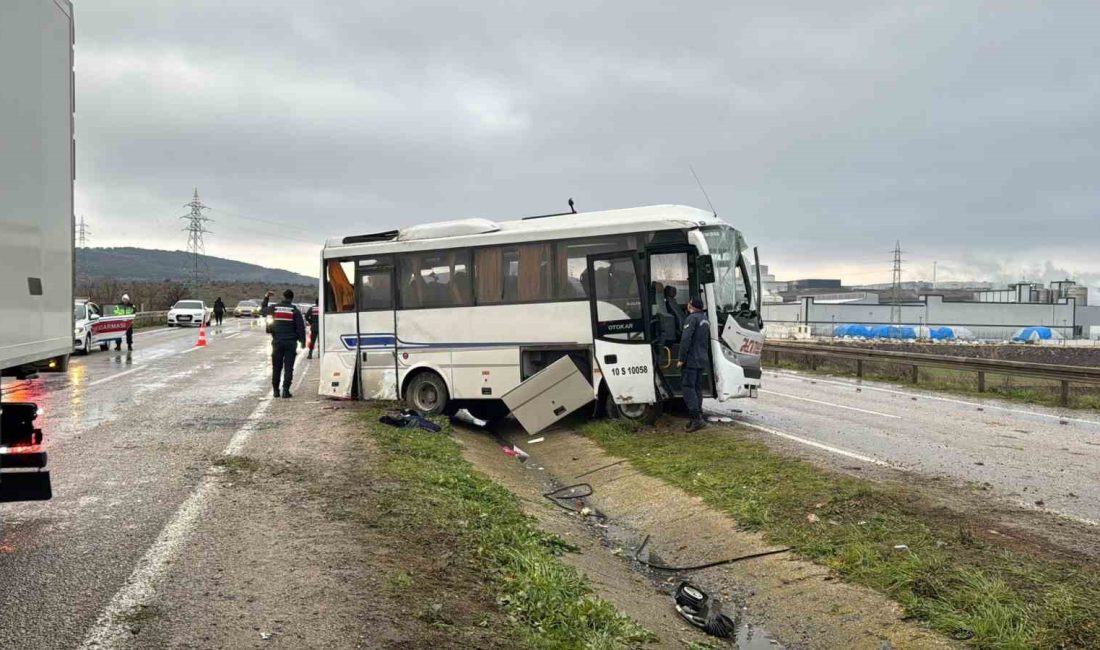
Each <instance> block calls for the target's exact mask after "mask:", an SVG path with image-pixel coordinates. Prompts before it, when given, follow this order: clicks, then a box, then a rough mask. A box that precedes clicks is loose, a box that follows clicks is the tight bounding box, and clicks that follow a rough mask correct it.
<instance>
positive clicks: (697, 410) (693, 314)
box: [676, 298, 710, 433]
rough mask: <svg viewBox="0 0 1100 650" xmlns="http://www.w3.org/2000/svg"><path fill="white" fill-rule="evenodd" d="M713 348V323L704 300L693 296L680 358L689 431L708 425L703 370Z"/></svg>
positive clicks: (689, 305) (682, 337)
mask: <svg viewBox="0 0 1100 650" xmlns="http://www.w3.org/2000/svg"><path fill="white" fill-rule="evenodd" d="M709 347H710V322H709V321H707V313H706V312H705V311H703V301H702V300H700V299H699V298H692V299H691V300H689V301H688V317H687V320H685V321H684V331H683V333H682V334H681V335H680V359H679V361H677V362H676V367H677V368H680V369H681V374H680V377H681V379H682V381H683V392H684V402H685V403H686V404H687V408H688V415H689V416H690V418H691V419H690V420H689V421H688V423H687V426H686V427H684V428H685V429H686V430H687V431H688V432H689V433H690V432H692V431H698V430H699V429H702V428H704V427H706V426H707V424H706V422H704V421H703V369H704V368H706V367H707V362H708V360H709V359H710V356H709V355H708V353H707V350H708V348H709Z"/></svg>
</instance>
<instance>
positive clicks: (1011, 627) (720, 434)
mask: <svg viewBox="0 0 1100 650" xmlns="http://www.w3.org/2000/svg"><path fill="white" fill-rule="evenodd" d="M671 426H672V425H671V424H670V423H669V422H668V421H667V420H665V421H662V422H660V423H658V425H657V426H656V427H653V428H648V429H635V428H634V427H632V426H631V425H629V424H625V423H621V422H609V421H595V422H589V423H587V424H585V425H583V426H582V427H581V430H582V432H583V433H584V434H585V435H586V436H588V437H589V438H591V439H592V440H594V441H596V442H597V443H598V444H600V445H601V446H602V447H603V448H604V449H606V450H607V451H608V452H610V453H611V454H614V455H616V456H619V457H623V458H627V459H629V460H630V461H631V463H633V464H634V466H635V467H637V468H638V469H640V470H641V471H643V472H645V473H646V474H649V475H651V476H655V477H658V478H661V479H663V480H665V481H668V482H669V483H671V484H673V485H676V486H678V487H680V488H682V489H683V490H685V491H687V492H689V493H691V494H695V495H698V496H700V497H702V498H703V499H704V500H705V501H706V502H707V503H708V504H710V505H711V506H712V507H715V508H717V509H719V510H722V511H724V512H726V513H728V514H730V515H731V516H732V517H733V518H734V519H736V520H737V522H738V524H739V525H740V526H742V527H744V528H746V529H749V530H758V531H761V532H763V533H764V535H765V536H766V537H767V538H768V540H769V541H770V542H773V543H776V544H782V545H790V546H793V547H795V548H796V549H797V552H798V554H799V555H801V556H802V557H804V558H806V559H809V560H812V561H814V562H817V563H819V564H822V565H825V566H827V567H829V568H831V569H833V570H835V571H836V572H837V573H838V574H840V575H841V576H843V577H844V578H845V579H847V580H849V581H851V582H854V583H858V584H861V585H866V586H868V587H872V588H874V589H877V590H879V591H881V592H883V593H885V594H887V595H889V596H890V597H891V598H893V599H895V600H896V601H897V602H899V603H900V604H901V605H902V606H903V607H904V608H905V611H906V613H907V615H909V616H912V617H916V618H919V619H920V620H922V621H926V622H927V623H928V624H929V625H930V626H931V627H933V628H934V629H936V630H939V631H941V632H944V633H946V634H948V635H950V636H951V637H953V638H955V639H958V640H965V641H967V642H968V643H969V644H970V645H972V646H974V647H979V648H1062V647H1071V648H1100V599H1098V598H1097V597H1096V595H1097V594H1100V579H1098V575H1097V573H1096V572H1095V570H1092V569H1091V568H1083V567H1082V566H1080V565H1077V564H1074V563H1071V562H1062V561H1053V560H1049V559H1042V558H1036V557H1032V556H1028V555H1024V554H1021V553H1019V552H1015V551H1010V550H1006V549H1004V548H1001V547H998V546H995V545H991V544H989V543H987V542H984V541H982V540H980V539H978V538H976V537H975V536H974V535H973V534H972V531H971V530H970V529H968V528H967V525H966V522H965V521H961V520H959V519H958V518H957V517H954V518H953V517H951V516H950V515H946V514H944V513H942V512H934V511H933V510H932V509H929V508H922V507H921V500H920V498H919V495H918V494H916V493H915V492H914V491H911V490H906V489H904V488H898V487H891V486H886V485H880V484H876V483H871V482H869V481H865V480H860V479H856V478H851V477H848V476H845V475H842V474H838V473H835V472H831V471H828V470H824V469H820V468H818V467H815V466H813V465H811V464H809V463H806V462H803V461H799V460H796V459H792V458H788V457H786V456H783V455H781V454H778V453H775V452H773V451H771V450H770V449H769V448H768V447H767V446H766V445H764V444H762V443H759V442H756V441H754V440H752V439H751V438H750V437H749V436H748V435H747V434H746V433H744V432H741V431H738V430H736V429H728V428H713V429H711V430H710V431H708V432H707V434H706V435H702V436H686V435H684V434H683V433H681V432H679V431H676V430H673V429H671ZM810 515H813V516H810ZM900 545H904V547H902V548H899V546H900Z"/></svg>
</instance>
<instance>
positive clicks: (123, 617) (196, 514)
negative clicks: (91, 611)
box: [80, 397, 272, 649]
mask: <svg viewBox="0 0 1100 650" xmlns="http://www.w3.org/2000/svg"><path fill="white" fill-rule="evenodd" d="M271 401H272V400H271V398H270V397H265V398H261V399H260V403H259V404H258V405H257V406H256V408H255V409H254V410H253V411H252V413H251V414H250V415H249V416H248V419H247V420H245V423H244V424H243V425H242V426H241V428H240V429H238V430H237V432H236V433H234V434H233V437H232V438H230V440H229V444H227V445H226V447H225V450H224V451H222V455H223V456H232V455H235V454H237V453H238V452H240V450H241V449H243V448H244V445H245V443H247V442H248V439H249V438H250V437H251V436H252V432H253V431H255V428H256V424H257V423H258V422H259V421H260V419H261V418H262V417H263V416H264V414H265V413H267V409H268V408H269V407H270V406H271ZM219 476H220V474H219V473H214V472H212V471H209V470H208V472H207V474H206V475H205V476H204V477H203V479H202V481H200V482H199V485H198V487H196V488H195V490H194V491H193V492H192V493H191V494H190V496H188V497H187V499H186V500H185V501H184V502H183V504H181V505H180V507H179V509H178V510H176V513H175V514H174V515H173V516H172V519H171V520H170V521H169V522H168V524H167V525H166V526H165V527H164V528H163V529H162V530H161V531H160V535H158V536H157V539H156V541H154V542H153V545H152V546H150V547H149V549H148V550H147V551H146V552H145V555H143V556H142V558H141V560H139V561H138V564H137V567H135V568H134V571H133V573H131V574H130V577H129V578H127V580H126V583H125V584H123V585H122V588H121V589H119V590H118V593H116V594H115V596H114V598H112V599H111V602H110V603H108V604H107V607H106V608H105V609H104V610H103V612H102V613H101V614H100V615H99V618H97V619H96V622H95V624H94V625H93V626H92V628H91V629H90V630H88V633H87V634H86V635H85V636H84V641H83V643H81V644H80V647H81V648H82V649H91V648H100V649H101V648H117V647H124V646H126V645H128V643H129V642H130V641H131V640H132V638H133V634H132V633H131V632H130V629H129V624H127V622H126V621H127V618H128V616H130V615H132V614H133V613H134V612H135V611H137V610H138V608H139V607H142V606H144V605H149V604H151V603H152V602H153V599H154V597H155V596H156V585H157V583H158V582H159V581H160V580H161V579H162V578H163V577H164V575H165V574H166V573H167V571H168V569H169V564H170V563H171V562H172V560H174V559H175V558H176V556H177V555H178V554H179V552H180V549H181V548H182V546H183V545H184V543H185V542H186V541H187V538H188V537H190V535H191V533H192V532H194V529H195V527H196V526H197V525H198V523H199V519H200V518H201V516H202V514H203V511H204V510H205V509H206V505H207V502H209V501H210V499H211V497H212V496H213V495H214V494H215V493H217V491H218V478H219Z"/></svg>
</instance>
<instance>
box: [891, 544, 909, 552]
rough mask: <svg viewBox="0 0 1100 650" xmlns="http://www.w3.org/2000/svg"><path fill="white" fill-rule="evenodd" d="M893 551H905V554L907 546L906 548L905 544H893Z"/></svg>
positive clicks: (907, 549)
mask: <svg viewBox="0 0 1100 650" xmlns="http://www.w3.org/2000/svg"><path fill="white" fill-rule="evenodd" d="M894 550H895V551H905V552H908V551H909V546H908V545H907V544H895V545H894Z"/></svg>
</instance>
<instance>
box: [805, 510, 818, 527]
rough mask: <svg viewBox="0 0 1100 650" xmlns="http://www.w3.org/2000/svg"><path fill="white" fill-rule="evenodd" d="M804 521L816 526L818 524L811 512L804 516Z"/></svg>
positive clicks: (815, 516)
mask: <svg viewBox="0 0 1100 650" xmlns="http://www.w3.org/2000/svg"><path fill="white" fill-rule="evenodd" d="M806 521H808V522H810V523H811V524H816V523H817V522H818V518H817V515H815V514H814V513H812V512H811V513H809V514H807V515H806Z"/></svg>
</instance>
